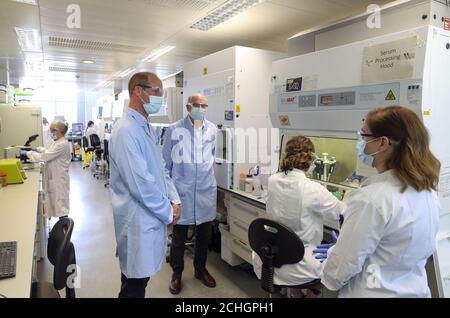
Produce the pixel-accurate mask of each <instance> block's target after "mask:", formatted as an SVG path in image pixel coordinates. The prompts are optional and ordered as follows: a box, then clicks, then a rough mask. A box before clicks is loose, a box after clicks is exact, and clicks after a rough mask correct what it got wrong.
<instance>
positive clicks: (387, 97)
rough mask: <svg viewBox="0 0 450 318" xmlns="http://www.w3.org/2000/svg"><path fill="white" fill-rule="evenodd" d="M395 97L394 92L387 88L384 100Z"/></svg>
mask: <svg viewBox="0 0 450 318" xmlns="http://www.w3.org/2000/svg"><path fill="white" fill-rule="evenodd" d="M396 99H397V98H395V95H394V92H393V91H392V89H390V90H389V93H388V94H387V96H386V98H385V100H396Z"/></svg>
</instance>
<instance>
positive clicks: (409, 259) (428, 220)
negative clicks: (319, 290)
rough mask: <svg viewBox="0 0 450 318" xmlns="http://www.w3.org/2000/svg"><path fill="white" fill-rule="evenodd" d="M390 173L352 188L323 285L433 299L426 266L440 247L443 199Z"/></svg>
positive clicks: (347, 293) (361, 293)
mask: <svg viewBox="0 0 450 318" xmlns="http://www.w3.org/2000/svg"><path fill="white" fill-rule="evenodd" d="M401 187H402V185H401V183H400V181H399V180H398V179H397V178H396V177H395V175H394V174H393V171H392V170H390V171H386V172H384V173H382V174H379V175H376V176H373V177H371V178H369V179H368V180H367V181H366V182H364V183H363V184H362V187H361V189H359V190H356V191H354V192H352V194H351V196H350V197H349V201H348V208H347V210H346V211H345V221H344V224H343V226H342V229H341V232H340V236H339V239H338V242H337V243H336V245H335V246H334V247H333V248H332V249H330V251H329V256H328V260H327V261H326V264H325V267H324V271H323V278H322V283H323V284H324V285H325V286H326V287H327V288H329V289H331V290H339V297H361V298H362V297H364V298H367V297H430V296H431V295H430V290H429V288H428V284H427V275H426V272H425V264H426V262H427V259H428V258H429V257H430V256H431V255H432V254H433V252H434V250H435V246H436V243H435V239H436V234H437V232H438V227H439V202H438V198H437V196H436V193H435V192H430V191H422V192H417V191H416V190H414V189H413V188H412V187H408V188H407V189H406V191H405V192H403V193H401V192H400V190H401Z"/></svg>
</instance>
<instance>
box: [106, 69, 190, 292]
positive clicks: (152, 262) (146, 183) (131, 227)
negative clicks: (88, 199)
mask: <svg viewBox="0 0 450 318" xmlns="http://www.w3.org/2000/svg"><path fill="white" fill-rule="evenodd" d="M128 87H129V92H130V104H129V106H128V107H126V108H125V109H124V112H123V116H122V117H121V118H120V119H119V121H118V122H117V123H116V125H115V126H114V131H113V133H112V136H111V139H110V148H109V160H110V163H111V186H110V189H111V201H112V208H113V214H114V227H115V233H116V241H117V255H118V257H119V262H120V270H121V272H122V275H121V280H122V286H121V290H120V294H119V297H121V298H144V297H145V288H146V286H147V284H148V281H149V280H150V277H151V276H153V275H155V274H156V273H157V272H158V271H159V270H161V268H162V266H163V263H164V259H165V257H164V256H165V251H166V248H167V225H168V224H171V223H172V224H176V223H177V221H178V219H179V217H180V205H179V204H180V203H181V201H180V198H179V196H178V193H177V191H176V189H175V186H174V184H173V182H172V180H171V179H170V177H169V173H168V171H167V170H166V171H165V169H164V163H163V158H162V154H161V149H160V147H159V145H158V144H157V138H156V135H155V131H154V129H153V127H152V126H151V125H150V124H149V122H148V119H147V118H148V115H149V114H154V113H157V112H158V111H159V109H160V108H161V105H162V97H161V96H162V94H163V90H162V82H161V80H160V79H159V78H158V77H157V76H156V75H154V74H152V73H137V74H134V75H133V76H132V77H131V79H130V82H129V85H128Z"/></svg>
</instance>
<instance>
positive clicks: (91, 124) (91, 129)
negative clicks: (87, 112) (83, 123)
mask: <svg viewBox="0 0 450 318" xmlns="http://www.w3.org/2000/svg"><path fill="white" fill-rule="evenodd" d="M91 135H98V133H97V131H96V130H95V128H94V122H93V121H92V120H90V121H89V122H88V124H87V128H86V138H87V140H88V144H89V147H91Z"/></svg>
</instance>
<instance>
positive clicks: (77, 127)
mask: <svg viewBox="0 0 450 318" xmlns="http://www.w3.org/2000/svg"><path fill="white" fill-rule="evenodd" d="M83 129H84V125H83V123H76V124H72V134H73V135H81V134H83Z"/></svg>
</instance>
